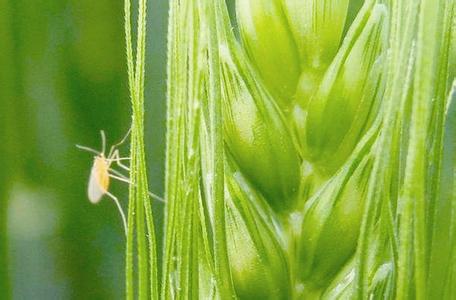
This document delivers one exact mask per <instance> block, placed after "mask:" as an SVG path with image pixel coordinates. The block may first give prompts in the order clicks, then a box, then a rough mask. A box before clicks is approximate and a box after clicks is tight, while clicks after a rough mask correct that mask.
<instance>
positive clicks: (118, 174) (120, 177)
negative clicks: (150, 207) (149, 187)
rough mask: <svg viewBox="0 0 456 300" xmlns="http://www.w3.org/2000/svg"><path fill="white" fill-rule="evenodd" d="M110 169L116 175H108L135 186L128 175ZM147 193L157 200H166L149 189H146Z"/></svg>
mask: <svg viewBox="0 0 456 300" xmlns="http://www.w3.org/2000/svg"><path fill="white" fill-rule="evenodd" d="M110 170H111V171H112V172H113V173H115V174H116V175H113V174H109V177H111V178H113V179H117V180H119V181H122V182H125V183H128V184H131V185H134V186H136V185H135V184H133V183H132V182H131V180H129V179H128V177H126V176H125V175H122V174H121V173H119V172H117V171H116V170H113V169H110ZM147 193H148V194H149V196H150V197H151V198H153V199H155V200H158V201H160V202H166V201H165V199H163V198H162V197H160V196H158V195H157V194H154V193H152V192H150V191H147Z"/></svg>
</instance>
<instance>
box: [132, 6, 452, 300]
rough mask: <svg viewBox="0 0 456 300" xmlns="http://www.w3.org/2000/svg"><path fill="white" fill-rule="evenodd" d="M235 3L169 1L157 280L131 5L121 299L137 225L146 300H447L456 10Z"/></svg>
mask: <svg viewBox="0 0 456 300" xmlns="http://www.w3.org/2000/svg"><path fill="white" fill-rule="evenodd" d="M236 4H237V22H238V24H239V30H240V36H241V40H242V42H240V41H238V40H237V39H236V37H235V34H234V33H233V31H232V27H231V23H230V16H229V14H228V10H227V8H226V3H225V2H224V1H222V0H215V1H209V0H196V1H182V0H181V1H178V0H175V1H171V3H170V5H171V7H170V16H169V36H168V43H169V48H168V115H167V122H168V123H167V126H168V134H167V159H166V182H165V185H166V194H165V199H166V202H167V203H166V211H165V216H166V218H165V224H164V227H165V245H164V252H163V257H162V268H161V273H160V274H161V281H159V275H158V274H159V273H158V265H157V261H158V253H159V252H158V251H157V249H156V247H157V246H156V243H155V230H154V228H153V220H152V211H151V209H150V203H149V200H148V198H147V177H146V173H145V161H144V146H143V107H142V106H143V101H144V94H143V84H144V77H143V68H144V62H145V58H144V40H145V0H142V1H140V9H139V23H138V36H137V40H138V42H137V45H138V48H137V52H136V70H135V71H134V65H133V55H132V52H133V51H132V46H131V33H130V32H131V29H130V17H129V16H130V3H129V1H126V6H125V8H126V16H127V19H126V20H127V22H126V33H127V57H128V62H129V82H130V88H131V97H132V104H133V131H132V181H133V183H134V184H133V185H131V186H130V206H129V234H128V239H127V296H128V298H132V297H133V289H134V280H133V256H132V255H133V252H132V247H133V238H134V224H136V239H137V253H138V273H139V277H138V290H139V292H138V295H139V297H140V298H146V297H147V295H150V297H151V298H153V299H157V298H163V299H170V298H179V299H180V298H184V299H187V298H191V299H197V298H222V299H227V298H236V297H237V298H241V299H256V298H258V299H260V298H261V299H263V298H270V299H287V298H291V299H301V298H305V299H315V298H323V299H334V298H338V297H340V298H359V299H367V298H388V299H393V298H394V299H409V298H416V299H427V298H434V297H437V298H439V299H440V298H444V299H451V298H452V297H454V295H456V290H455V287H454V285H453V284H452V283H453V282H454V278H455V276H456V259H455V257H456V235H455V234H456V233H455V230H454V228H455V227H454V220H455V216H456V195H455V193H456V182H455V181H454V178H455V174H456V173H455V172H456V162H455V160H454V155H453V152H454V151H453V152H452V150H451V149H454V147H455V145H454V142H455V141H454V118H455V113H454V98H455V86H454V84H453V85H452V82H453V81H454V79H455V77H454V76H455V74H454V65H455V64H454V61H455V58H456V57H455V54H454V49H455V43H456V42H455V35H456V34H455V23H456V18H455V15H456V1H454V0H437V1H436V0H432V1H431V0H420V1H399V0H378V1H375V0H366V1H364V2H363V4H362V6H361V5H360V2H359V1H331V0H327V1H317V0H306V1H294V0H281V1H279V0H275V1H269V2H268V3H266V2H265V1H258V0H238V1H236ZM354 15H356V18H355V17H350V16H354ZM449 95H450V96H449ZM449 149H450V150H449ZM144 220H145V221H144ZM135 222H136V223H135ZM145 224H146V227H147V230H146V229H145V228H144V225H145ZM146 231H147V234H146ZM146 237H148V239H147V240H146ZM147 251H149V252H147ZM148 263H149V265H148ZM148 272H149V273H148ZM148 289H150V291H148Z"/></svg>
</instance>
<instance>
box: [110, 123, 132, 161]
mask: <svg viewBox="0 0 456 300" xmlns="http://www.w3.org/2000/svg"><path fill="white" fill-rule="evenodd" d="M130 133H131V126H130V128H129V129H128V131H127V133H126V134H125V136H124V137H123V138H122V139H121V140H120V142H118V143H116V144H114V145H112V146H111V149H110V150H109V155H108V157H111V156H112V155H113V153H114V151H115V149H116V148H117V147H119V146H120V145H122V144H123V143H125V141H126V140H127V138H128V136H129V135H130Z"/></svg>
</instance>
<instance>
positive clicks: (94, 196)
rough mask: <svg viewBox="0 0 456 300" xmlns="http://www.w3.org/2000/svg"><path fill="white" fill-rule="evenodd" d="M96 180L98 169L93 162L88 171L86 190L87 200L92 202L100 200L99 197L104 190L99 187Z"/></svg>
mask: <svg viewBox="0 0 456 300" xmlns="http://www.w3.org/2000/svg"><path fill="white" fill-rule="evenodd" d="M98 181H99V180H98V170H97V168H96V167H95V164H94V166H93V167H92V170H91V171H90V179H89V186H88V191H87V195H88V197H89V200H90V202H92V203H93V204H96V203H98V202H100V200H101V197H103V195H104V194H105V191H104V190H103V189H102V188H101V186H100V183H99V182H98Z"/></svg>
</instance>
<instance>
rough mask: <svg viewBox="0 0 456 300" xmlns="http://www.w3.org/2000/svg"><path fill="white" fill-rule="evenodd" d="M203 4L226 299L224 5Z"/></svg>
mask: <svg viewBox="0 0 456 300" xmlns="http://www.w3.org/2000/svg"><path fill="white" fill-rule="evenodd" d="M203 8H204V12H205V17H207V20H206V22H207V26H208V27H209V28H210V29H212V30H210V29H209V30H208V39H209V42H208V54H209V55H208V56H209V58H208V60H209V70H208V71H209V79H208V106H209V117H210V120H209V122H210V123H209V127H210V139H211V141H212V143H211V144H212V145H211V149H210V151H211V156H212V159H213V161H212V164H213V166H214V167H213V168H214V170H213V171H214V172H213V173H212V175H213V176H212V182H213V187H212V195H211V196H212V197H211V198H212V200H213V201H215V203H214V227H215V238H214V259H215V271H216V275H217V283H218V287H219V292H220V295H221V297H222V299H226V298H231V295H234V289H233V286H232V281H231V275H230V267H229V262H228V250H227V245H226V230H225V225H226V224H225V209H226V204H225V196H224V150H223V149H224V140H223V123H222V103H221V99H222V95H221V83H220V78H221V77H220V58H219V39H218V34H217V31H218V30H220V29H219V25H218V24H217V22H216V20H217V19H218V18H221V17H222V14H221V11H220V10H221V6H220V3H219V2H218V1H217V2H216V3H215V5H214V3H212V1H209V0H204V1H203Z"/></svg>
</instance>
